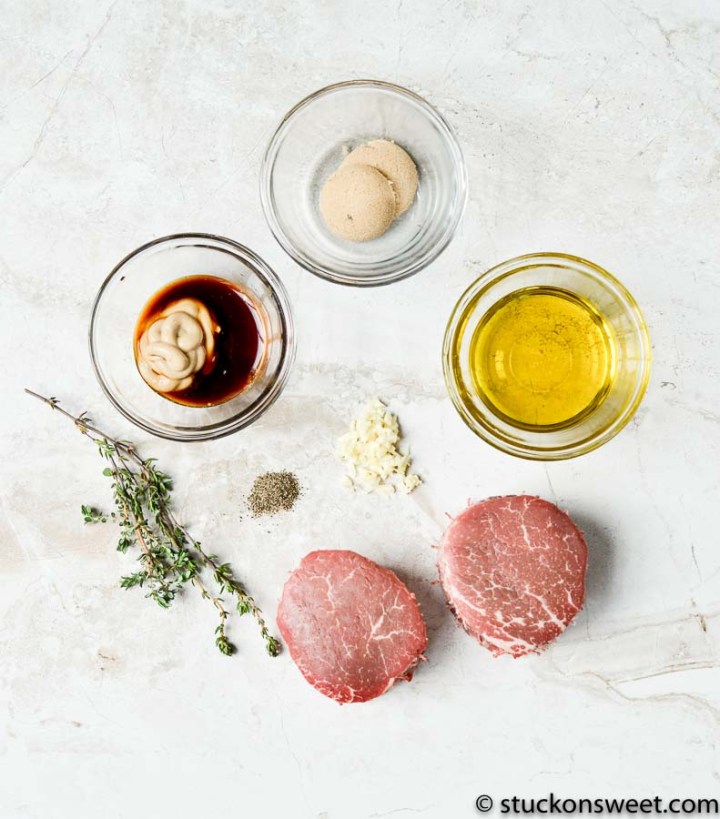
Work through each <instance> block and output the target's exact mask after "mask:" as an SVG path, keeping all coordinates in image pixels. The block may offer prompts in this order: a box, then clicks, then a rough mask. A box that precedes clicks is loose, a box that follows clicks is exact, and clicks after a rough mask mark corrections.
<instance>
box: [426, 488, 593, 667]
mask: <svg viewBox="0 0 720 819" xmlns="http://www.w3.org/2000/svg"><path fill="white" fill-rule="evenodd" d="M586 567H587V545H586V543H585V538H584V537H583V534H582V532H581V531H580V530H579V529H578V528H577V526H575V524H574V523H573V522H572V520H570V518H569V517H568V515H566V514H565V512H562V511H561V510H560V509H558V508H557V506H554V505H553V504H552V503H548V501H545V500H542V499H541V498H533V497H529V496H527V495H510V496H508V497H504V498H490V499H489V500H485V501H481V502H480V503H476V504H475V505H474V506H470V507H469V508H468V509H466V510H465V511H464V512H463V513H462V514H461V515H460V516H459V517H457V518H455V520H453V522H452V523H451V524H450V526H449V527H448V529H447V531H446V532H445V536H444V538H443V542H442V546H441V547H440V560H439V562H438V568H439V570H440V579H441V580H442V584H443V587H444V589H445V594H446V595H447V598H448V601H449V603H450V606H451V608H452V609H453V611H454V613H455V616H456V617H457V619H458V620H459V621H460V623H461V624H462V625H463V627H464V628H465V630H466V631H467V632H468V633H469V634H471V635H472V636H473V637H476V638H477V640H478V641H479V642H480V644H481V645H484V646H485V647H486V648H488V649H489V650H490V651H492V653H493V654H495V655H498V654H511V655H512V656H513V657H522V656H523V655H525V654H529V653H530V652H533V651H534V652H537V651H540V650H541V649H543V648H545V647H546V646H547V645H548V643H550V642H551V641H552V640H554V639H555V638H556V637H557V636H558V635H559V634H561V633H562V632H563V631H564V630H565V628H566V627H567V626H568V624H569V623H570V622H571V620H572V619H573V617H575V615H576V614H577V613H578V612H579V611H580V609H581V608H582V605H583V600H584V598H585V569H586Z"/></svg>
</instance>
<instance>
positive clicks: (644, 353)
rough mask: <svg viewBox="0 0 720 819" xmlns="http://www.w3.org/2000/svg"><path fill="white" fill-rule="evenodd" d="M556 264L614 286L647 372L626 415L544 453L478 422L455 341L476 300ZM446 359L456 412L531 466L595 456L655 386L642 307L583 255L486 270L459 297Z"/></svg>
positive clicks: (531, 258)
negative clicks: (464, 392) (455, 370)
mask: <svg viewBox="0 0 720 819" xmlns="http://www.w3.org/2000/svg"><path fill="white" fill-rule="evenodd" d="M552 260H560V261H564V262H570V263H571V264H569V265H565V266H566V267H570V268H571V269H574V270H575V271H576V272H587V271H586V270H584V268H586V269H587V268H589V269H590V270H591V271H592V272H593V273H594V274H595V275H596V276H597V278H599V279H600V280H602V281H604V282H605V283H607V284H608V285H610V286H611V287H612V288H613V289H615V290H616V291H617V292H618V293H619V294H620V296H621V297H622V299H623V301H624V302H625V304H626V308H627V309H628V310H629V311H630V312H631V313H632V314H633V318H634V323H635V327H636V332H637V337H638V341H639V345H640V349H641V358H642V369H641V373H640V375H639V377H638V379H637V383H636V385H635V391H634V394H633V397H632V400H631V401H630V402H629V403H628V405H627V407H625V408H624V410H623V411H622V413H621V414H620V415H619V416H618V417H617V418H615V419H614V420H613V422H612V423H610V424H609V425H608V426H607V427H605V428H603V429H602V430H600V431H598V432H597V433H594V434H593V435H592V436H590V437H588V438H585V439H583V440H581V441H579V442H576V443H573V444H569V445H564V446H558V447H548V448H545V449H540V448H536V447H533V446H532V445H529V444H517V443H515V442H510V441H507V440H505V439H504V438H503V437H501V436H500V435H499V434H498V433H497V432H495V430H493V429H492V428H491V427H490V426H489V425H486V424H485V423H483V422H482V421H480V420H478V419H477V418H476V417H475V416H474V415H472V414H471V413H470V412H469V411H468V410H467V408H466V406H465V404H464V402H463V401H462V399H461V397H460V394H459V390H458V389H457V384H456V380H455V378H454V377H453V374H452V366H451V358H452V350H453V342H454V340H455V338H456V336H457V331H458V326H459V319H460V317H461V315H462V312H463V310H464V309H465V308H466V307H467V304H468V303H469V302H470V301H471V300H472V299H477V298H480V297H481V296H482V295H484V294H485V293H487V292H489V291H490V290H491V289H492V288H493V287H494V286H496V285H497V284H498V283H499V282H501V281H504V280H506V279H509V278H511V277H512V276H513V275H516V274H517V273H520V272H522V271H523V270H526V269H527V268H528V266H530V264H529V263H531V262H539V263H540V264H542V263H544V264H548V263H550V262H552ZM442 358H443V361H442V365H443V376H444V380H445V387H446V389H447V392H448V395H449V396H450V400H451V401H452V403H453V405H454V407H455V409H456V411H457V412H458V414H459V415H460V417H461V418H462V420H463V422H464V423H465V425H466V426H467V427H468V428H469V429H470V430H472V432H474V433H475V435H477V436H478V437H479V438H481V439H482V440H483V441H485V442H486V443H488V444H490V446H492V447H494V448H495V449H497V450H499V451H500V452H504V453H505V454H507V455H512V456H513V457H516V458H521V459H524V460H532V461H560V460H569V459H570V458H577V457H579V456H580V455H585V454H587V453H588V452H592V451H593V450H595V449H597V448H598V447H600V446H602V445H603V444H605V443H607V442H608V441H610V440H611V439H612V438H614V437H615V436H616V435H617V434H618V433H619V432H620V431H621V430H622V429H624V427H625V426H627V424H628V423H629V422H630V421H631V419H632V418H633V416H634V415H635V413H636V412H637V409H638V407H639V406H640V404H641V403H642V400H643V398H644V396H645V393H646V391H647V388H648V384H649V383H650V375H651V370H652V345H651V342H650V333H649V330H648V326H647V323H646V321H645V318H644V316H643V313H642V311H641V309H640V306H639V305H638V303H637V301H636V300H635V298H634V297H633V295H632V294H631V293H630V291H629V290H628V289H627V288H626V287H625V285H624V284H623V283H622V282H621V281H620V280H619V279H617V278H616V277H615V276H613V274H612V273H610V272H609V271H607V270H606V269H605V268H603V267H601V266H600V265H598V264H595V262H591V261H589V260H588V259H585V258H583V257H581V256H575V255H573V254H571V253H559V252H552V251H540V252H537V253H526V254H523V255H521V256H515V257H513V258H512V259H508V260H507V261H504V262H500V263H499V264H497V265H494V266H493V267H491V268H490V269H489V270H486V271H485V272H484V273H482V274H481V275H480V276H478V277H477V278H476V279H475V280H474V281H473V282H471V283H470V285H468V287H466V288H465V290H464V291H463V292H462V294H461V295H460V297H459V298H458V299H457V301H456V303H455V306H454V307H453V309H452V312H451V314H450V318H449V319H448V323H447V325H446V327H445V335H444V338H443V348H442Z"/></svg>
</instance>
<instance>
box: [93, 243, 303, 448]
mask: <svg viewBox="0 0 720 819" xmlns="http://www.w3.org/2000/svg"><path fill="white" fill-rule="evenodd" d="M184 239H201V240H210V241H213V242H218V243H220V244H221V245H222V244H224V245H226V246H228V247H229V248H231V249H232V250H233V251H234V252H235V253H236V254H237V255H238V256H240V257H241V258H242V259H243V261H245V262H246V263H247V264H248V266H249V267H250V268H251V269H252V270H253V272H254V273H256V274H257V273H260V274H261V275H262V276H263V277H264V278H265V279H266V281H267V284H268V286H269V287H270V289H271V290H272V291H273V292H274V294H275V296H276V297H277V302H278V311H279V313H280V317H281V320H282V323H283V329H284V336H285V347H284V350H283V354H282V358H281V360H280V364H279V368H278V374H277V376H276V378H275V380H274V382H273V384H272V387H271V388H270V390H269V392H268V393H267V394H266V395H265V396H264V397H263V399H262V400H261V401H260V402H259V403H257V404H253V405H251V406H250V407H248V408H247V409H246V410H244V411H243V413H242V414H240V415H237V416H233V418H230V419H228V420H227V421H224V422H220V424H221V425H220V426H219V427H217V428H214V427H213V428H211V429H207V430H201V431H195V430H187V431H186V430H185V428H183V432H171V431H168V430H164V429H158V428H157V427H155V426H154V425H153V424H151V423H148V422H147V421H145V420H144V419H143V418H140V417H138V416H136V415H135V414H134V413H132V412H131V411H130V410H128V409H126V408H125V407H124V406H123V405H122V404H121V403H120V402H119V401H118V399H117V398H116V397H115V395H114V393H113V391H112V390H111V389H110V387H109V385H108V384H107V382H106V381H105V378H104V377H103V374H102V371H101V367H100V365H99V362H98V357H97V353H96V350H95V335H96V325H97V312H98V309H99V306H100V302H101V300H102V297H103V295H104V294H105V292H106V290H107V288H108V287H109V286H110V284H111V283H112V282H113V281H114V279H115V277H116V276H117V274H118V273H119V272H120V271H121V270H122V269H123V268H124V267H125V265H126V264H127V263H128V262H130V261H131V260H132V259H134V258H135V257H136V256H139V255H140V254H141V253H144V252H145V251H146V250H149V249H150V248H152V247H154V246H156V245H162V244H166V243H172V242H179V241H182V240H184ZM88 346H89V349H90V361H91V363H92V367H93V371H94V373H95V377H96V378H97V381H98V383H99V384H100V388H101V389H102V391H103V393H104V394H105V397H106V398H107V399H108V400H109V401H110V403H111V404H112V405H113V406H114V407H115V409H116V410H117V411H118V412H119V413H120V414H121V415H122V416H123V417H124V418H126V419H127V420H128V421H130V423H132V424H133V425H134V426H136V427H138V428H140V429H142V430H143V431H145V432H148V433H150V434H151V435H154V436H156V437H158V438H164V439H165V440H168V441H179V442H186V441H213V440H217V439H218V438H224V437H225V436H227V435H231V434H232V433H234V432H237V431H238V430H241V429H244V428H245V427H247V426H249V425H250V424H252V423H253V422H254V421H256V420H257V419H258V418H259V417H260V416H261V415H262V414H263V413H264V412H265V411H266V410H267V409H269V408H270V407H271V406H272V405H273V404H274V403H275V401H276V400H277V398H278V397H279V396H280V394H281V392H282V391H283V389H284V387H285V384H286V382H287V379H288V376H289V374H290V370H291V367H292V363H293V361H294V359H295V352H296V339H295V324H294V320H293V314H292V308H291V306H290V299H289V297H288V294H287V290H286V289H285V285H284V284H283V283H282V281H281V280H280V277H279V276H278V275H277V274H276V273H275V271H274V270H273V269H272V268H271V267H270V265H268V264H267V262H265V261H264V260H263V259H262V258H260V256H258V255H257V254H256V253H255V252H254V251H252V250H250V248H249V247H247V246H245V245H243V244H241V243H240V242H236V241H235V240H234V239H228V238H227V237H226V236H219V235H218V234H215V233H201V232H193V231H189V232H184V233H171V234H169V235H167V236H160V237H158V238H157V239H152V240H151V241H149V242H145V243H144V244H142V245H140V246H139V247H137V248H135V249H134V250H132V251H130V253H128V254H127V255H126V256H124V257H123V258H122V259H121V260H120V261H119V262H118V263H117V264H116V265H115V266H114V267H113V268H112V270H111V271H110V273H108V275H107V276H106V277H105V279H104V280H103V282H102V284H101V285H100V288H99V289H98V292H97V294H96V296H95V299H94V301H93V305H92V311H91V314H90V325H89V328H88Z"/></svg>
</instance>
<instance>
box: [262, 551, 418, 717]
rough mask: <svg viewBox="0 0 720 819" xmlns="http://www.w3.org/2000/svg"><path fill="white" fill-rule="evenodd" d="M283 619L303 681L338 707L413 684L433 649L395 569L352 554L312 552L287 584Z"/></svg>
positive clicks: (412, 598) (280, 621) (281, 624)
mask: <svg viewBox="0 0 720 819" xmlns="http://www.w3.org/2000/svg"><path fill="white" fill-rule="evenodd" d="M277 621H278V627H279V629H280V633H281V635H282V637H283V639H284V641H285V643H286V645H287V647H288V649H289V650H290V656H291V657H292V658H293V660H294V661H295V663H296V665H297V667H298V668H299V669H300V671H301V672H302V674H303V676H304V677H305V679H306V680H307V681H308V682H309V683H310V685H312V686H314V687H315V688H317V690H318V691H320V693H321V694H325V696H326V697H330V698H331V699H333V700H336V701H337V702H340V703H345V702H364V701H366V700H371V699H373V697H378V696H379V695H380V694H383V693H385V691H387V690H388V688H390V686H392V684H393V683H394V682H395V680H398V679H400V680H409V679H411V677H412V673H413V669H414V668H415V665H416V664H417V662H418V661H419V660H420V659H422V654H423V651H424V650H425V647H426V646H427V631H426V628H425V621H424V620H423V616H422V614H421V612H420V607H419V606H418V604H417V601H416V600H415V596H414V595H413V594H412V593H411V592H410V591H408V589H407V587H406V586H405V585H404V584H403V583H402V582H401V581H400V580H399V579H398V577H397V576H396V575H395V573H394V572H391V571H390V570H389V569H385V568H383V567H382V566H378V564H377V563H374V562H373V561H372V560H368V559H367V558H366V557H363V556H362V555H359V554H357V553H355V552H350V551H340V550H328V551H318V552H311V553H310V554H308V555H306V556H305V557H304V558H303V559H302V561H301V563H300V565H299V566H298V568H297V569H295V571H294V572H293V573H292V574H291V575H290V577H289V578H288V581H287V582H286V583H285V588H284V589H283V594H282V599H281V600H280V607H279V609H278V617H277Z"/></svg>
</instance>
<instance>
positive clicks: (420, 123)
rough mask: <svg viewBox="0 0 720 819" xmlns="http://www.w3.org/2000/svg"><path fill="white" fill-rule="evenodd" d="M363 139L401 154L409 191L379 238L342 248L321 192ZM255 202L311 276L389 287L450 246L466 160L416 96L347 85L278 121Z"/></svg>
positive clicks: (373, 85)
mask: <svg viewBox="0 0 720 819" xmlns="http://www.w3.org/2000/svg"><path fill="white" fill-rule="evenodd" d="M372 139H389V140H393V141H394V142H397V143H398V144H399V145H400V146H402V147H403V148H405V150H406V151H407V152H408V153H409V154H410V156H411V157H412V158H413V160H414V162H415V165H416V166H417V169H418V177H419V184H418V192H417V195H416V197H415V201H414V202H413V204H412V205H411V206H410V208H409V209H408V210H407V211H406V212H405V213H404V214H403V215H402V216H400V217H399V218H397V219H396V220H395V221H394V222H393V224H392V225H391V226H390V228H389V229H388V230H387V232H386V233H385V234H383V235H382V236H380V237H378V238H377V239H373V240H371V241H368V242H350V241H347V240H344V239H340V238H338V237H337V236H335V235H334V234H333V233H331V232H330V231H329V230H328V228H327V227H326V226H325V223H324V221H323V219H322V216H321V214H320V208H319V198H320V190H321V189H322V186H323V184H324V183H325V180H326V179H327V178H328V177H329V176H330V174H332V173H333V172H334V171H335V170H337V168H338V167H339V166H340V164H341V162H342V161H343V159H344V158H345V156H346V155H347V153H348V151H350V150H352V149H353V148H356V147H357V146H358V145H361V144H363V143H364V142H368V141H369V140H372ZM260 197H261V201H262V206H263V210H264V212H265V218H266V219H267V222H268V225H269V226H270V229H271V230H272V232H273V235H274V236H275V238H276V239H277V240H278V242H279V243H280V244H281V245H282V247H283V248H284V250H285V251H286V252H287V253H289V254H290V256H292V258H293V259H295V261H296V262H298V263H299V264H301V265H302V266H303V267H304V268H306V269H307V270H309V271H310V272H311V273H314V274H315V275H317V276H320V277H321V278H324V279H327V280H328V281H331V282H336V283H338V284H350V285H357V286H371V285H379V284H389V283H390V282H395V281H399V280H400V279H404V278H407V277H408V276H412V275H413V273H417V272H418V271H419V270H422V268H424V267H425V266H426V265H428V264H430V262H432V261H433V260H434V259H435V258H437V256H439V254H440V253H441V252H442V251H443V250H444V249H445V247H447V245H448V244H449V243H450V240H451V239H452V238H453V236H454V234H455V231H456V229H457V227H458V224H459V222H460V218H461V217H462V213H463V210H464V207H465V200H466V198H467V178H466V171H465V162H464V160H463V156H462V152H461V150H460V146H459V144H458V141H457V139H456V138H455V135H454V134H453V132H452V131H451V130H450V126H449V125H448V124H447V122H446V121H445V120H444V118H443V117H442V116H441V115H440V114H439V113H438V112H437V111H436V110H435V108H433V107H432V105H430V104H429V103H428V102H426V101H425V100H424V99H422V97H419V96H418V95H417V94H414V93H413V92H412V91H408V90H407V89H405V88H400V87H399V86H397V85H391V84H390V83H386V82H380V81H377V80H353V81H350V82H342V83H337V84H336V85H329V86H327V88H322V89H321V90H320V91H316V92H315V93H314V94H311V95H310V96H309V97H306V98H305V99H304V100H302V102H299V103H298V104H297V105H296V106H295V107H294V108H293V109H292V110H291V111H289V112H288V113H287V114H286V115H285V117H284V118H283V120H282V122H281V123H280V125H279V126H278V128H277V130H276V131H275V133H274V135H273V137H272V139H271V140H270V144H269V145H268V147H267V150H266V151H265V157H264V159H263V163H262V168H261V171H260Z"/></svg>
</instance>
